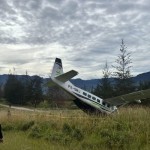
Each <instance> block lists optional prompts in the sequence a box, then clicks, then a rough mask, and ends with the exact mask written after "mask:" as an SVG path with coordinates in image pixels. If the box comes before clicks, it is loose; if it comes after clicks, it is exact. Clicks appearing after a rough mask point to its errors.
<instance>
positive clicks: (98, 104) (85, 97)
mask: <svg viewBox="0 0 150 150" xmlns="http://www.w3.org/2000/svg"><path fill="white" fill-rule="evenodd" d="M52 81H53V82H54V83H55V84H57V85H58V86H59V87H61V88H62V89H64V90H65V91H66V92H67V93H69V94H70V95H71V96H72V97H73V98H74V99H78V100H79V101H81V102H83V103H85V104H87V105H89V106H91V107H93V108H95V109H97V110H99V111H100V112H102V113H107V114H110V113H113V112H114V111H116V110H117V107H116V106H110V105H109V104H107V103H106V102H105V101H104V100H103V99H101V98H99V97H98V96H95V95H94V94H91V93H90V92H87V91H85V90H82V89H80V88H78V87H76V86H74V85H73V84H72V83H71V82H70V81H67V82H65V83H63V82H60V81H59V80H57V79H56V78H52Z"/></svg>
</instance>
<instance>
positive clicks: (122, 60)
mask: <svg viewBox="0 0 150 150" xmlns="http://www.w3.org/2000/svg"><path fill="white" fill-rule="evenodd" d="M126 49H127V47H126V46H125V44H124V41H123V39H122V41H121V45H120V54H119V55H118V57H117V59H116V65H115V66H113V67H114V68H115V70H116V71H115V72H114V73H113V74H114V76H115V79H116V80H115V95H116V96H117V95H122V94H126V93H129V92H132V91H134V84H133V81H132V78H131V77H132V75H131V72H130V68H131V63H132V62H131V54H130V53H128V52H127V50H126Z"/></svg>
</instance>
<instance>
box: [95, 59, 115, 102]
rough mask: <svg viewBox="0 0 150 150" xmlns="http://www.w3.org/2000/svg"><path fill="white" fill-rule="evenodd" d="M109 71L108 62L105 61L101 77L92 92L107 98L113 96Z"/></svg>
mask: <svg viewBox="0 0 150 150" xmlns="http://www.w3.org/2000/svg"><path fill="white" fill-rule="evenodd" d="M110 75H111V72H110V71H109V67H108V63H107V61H106V63H105V66H104V69H103V78H102V79H101V80H100V82H99V84H98V85H97V87H96V88H95V90H94V94H95V95H97V96H99V97H101V98H104V99H105V98H108V97H112V96H113V87H112V85H111V82H110V79H109V78H110Z"/></svg>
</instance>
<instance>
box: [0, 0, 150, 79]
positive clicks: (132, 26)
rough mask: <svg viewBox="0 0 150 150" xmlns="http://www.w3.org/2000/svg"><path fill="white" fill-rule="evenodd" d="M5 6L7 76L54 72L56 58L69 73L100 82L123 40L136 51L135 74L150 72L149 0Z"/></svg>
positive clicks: (1, 35)
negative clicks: (9, 71) (15, 72)
mask: <svg viewBox="0 0 150 150" xmlns="http://www.w3.org/2000/svg"><path fill="white" fill-rule="evenodd" d="M0 3H1V6H0V27H1V28H0V43H1V45H0V52H1V55H0V63H1V66H0V67H1V73H7V72H6V70H7V69H8V68H12V67H14V66H15V67H16V68H17V69H18V73H24V72H25V71H24V70H26V69H28V70H30V72H31V74H48V72H49V70H50V67H52V65H53V64H52V63H53V61H54V58H55V57H61V58H62V59H63V62H64V67H66V69H68V70H69V69H76V70H78V71H79V72H81V73H82V75H79V77H82V78H95V77H96V76H98V75H100V76H101V71H100V69H102V68H103V64H104V63H105V61H106V59H107V60H108V62H110V64H111V63H113V62H114V60H115V58H116V55H117V54H118V53H119V45H120V42H121V39H122V38H123V39H124V40H125V44H126V45H127V47H128V50H129V51H131V52H132V53H133V55H132V58H133V73H134V74H137V73H141V72H146V71H149V69H150V68H149V67H148V65H146V64H149V63H150V60H149V58H148V56H149V49H150V46H149V41H150V28H149V25H150V22H149V20H150V10H149V6H150V2H149V1H148V0H137V1H130V0H126V1H124V0H115V1H110V0H105V1H103V0H95V1H93V0H84V1H80V0H28V1H26V0H21V1H20V0H0ZM141 52H142V53H141ZM139 61H140V63H139ZM66 69H65V70H66ZM68 70H66V71H68Z"/></svg>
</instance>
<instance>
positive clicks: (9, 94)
mask: <svg viewBox="0 0 150 150" xmlns="http://www.w3.org/2000/svg"><path fill="white" fill-rule="evenodd" d="M23 90H24V86H23V84H22V83H21V82H20V81H19V79H17V77H16V76H15V75H13V74H10V75H9V76H8V80H7V82H6V84H5V88H4V96H5V98H6V100H7V101H8V102H9V103H10V104H23V103H24V101H23Z"/></svg>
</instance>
